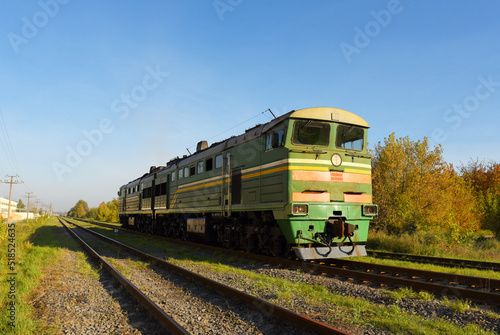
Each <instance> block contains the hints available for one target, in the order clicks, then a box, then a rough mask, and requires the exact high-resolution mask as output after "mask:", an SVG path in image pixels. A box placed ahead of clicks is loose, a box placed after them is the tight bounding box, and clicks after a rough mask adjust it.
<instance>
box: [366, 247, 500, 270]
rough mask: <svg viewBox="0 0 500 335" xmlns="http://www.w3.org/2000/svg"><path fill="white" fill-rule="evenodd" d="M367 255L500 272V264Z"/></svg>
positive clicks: (380, 254) (425, 257)
mask: <svg viewBox="0 0 500 335" xmlns="http://www.w3.org/2000/svg"><path fill="white" fill-rule="evenodd" d="M367 253H368V256H371V257H377V258H388V259H397V260H403V261H410V262H419V263H429V264H436V265H443V266H452V267H462V268H471V269H481V270H495V271H500V263H496V262H484V261H475V260H468V259H456V258H444V257H434V256H419V255H410V254H401V253H395V252H385V251H373V250H367Z"/></svg>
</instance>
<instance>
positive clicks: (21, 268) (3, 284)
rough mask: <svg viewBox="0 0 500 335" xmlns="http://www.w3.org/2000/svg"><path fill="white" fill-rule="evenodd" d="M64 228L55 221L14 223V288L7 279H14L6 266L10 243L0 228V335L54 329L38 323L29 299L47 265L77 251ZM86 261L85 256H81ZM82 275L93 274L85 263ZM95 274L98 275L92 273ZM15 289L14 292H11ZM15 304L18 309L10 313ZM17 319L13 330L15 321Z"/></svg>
mask: <svg viewBox="0 0 500 335" xmlns="http://www.w3.org/2000/svg"><path fill="white" fill-rule="evenodd" d="M63 229H64V228H62V226H61V225H60V224H59V223H58V221H57V219H56V218H49V219H46V218H42V219H39V220H38V222H37V223H35V222H34V221H33V220H30V222H29V223H27V222H26V221H23V222H18V223H16V224H15V250H16V252H15V263H16V265H15V269H14V272H13V273H15V274H16V275H15V276H14V277H15V283H14V282H12V284H13V285H11V284H10V283H9V282H7V278H11V277H13V276H12V275H10V274H9V273H12V270H11V269H9V268H8V267H7V253H6V251H7V248H8V244H9V240H8V239H7V236H6V226H5V225H2V227H1V228H0V235H1V237H0V250H1V252H0V255H1V257H0V258H1V265H0V334H23V335H25V334H50V333H53V332H54V329H53V328H50V327H47V326H46V325H44V324H43V322H41V321H39V320H36V319H35V318H34V317H33V316H32V313H33V309H32V307H31V304H30V296H31V293H32V291H33V290H35V289H36V288H37V287H38V284H39V282H40V279H41V278H42V270H43V268H44V267H45V266H47V265H49V264H52V263H55V262H56V261H57V260H58V259H59V257H60V256H61V253H62V250H63V248H67V249H71V250H77V249H78V245H77V244H76V243H75V241H73V240H71V239H67V238H66V237H65V236H64V235H63V234H64V233H63ZM80 255H81V257H82V258H83V257H84V256H83V254H80ZM81 266H82V269H81V271H82V272H84V273H85V272H87V273H92V269H91V268H90V266H85V265H84V263H83V262H82V265H81ZM93 275H94V276H95V275H96V274H95V273H94V274H93ZM11 287H12V290H11ZM12 302H14V304H15V310H14V311H12V310H9V309H8V307H9V306H11V304H12ZM11 317H13V318H15V323H14V325H15V326H14V327H13V326H12V323H11V321H12V319H11Z"/></svg>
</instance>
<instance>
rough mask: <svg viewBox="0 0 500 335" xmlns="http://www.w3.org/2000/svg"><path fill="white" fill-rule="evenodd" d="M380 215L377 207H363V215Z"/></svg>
mask: <svg viewBox="0 0 500 335" xmlns="http://www.w3.org/2000/svg"><path fill="white" fill-rule="evenodd" d="M377 214H378V206H377V205H363V215H366V216H374V215H377Z"/></svg>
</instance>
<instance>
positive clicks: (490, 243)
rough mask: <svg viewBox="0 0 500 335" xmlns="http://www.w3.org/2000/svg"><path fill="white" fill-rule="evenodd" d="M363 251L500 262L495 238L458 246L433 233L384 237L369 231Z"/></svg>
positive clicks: (471, 240)
mask: <svg viewBox="0 0 500 335" xmlns="http://www.w3.org/2000/svg"><path fill="white" fill-rule="evenodd" d="M367 249H371V250H379V251H388V252H397V253H407V254H415V255H424V256H437V257H450V258H459V259H475V260H480V261H492V262H498V260H499V259H500V241H498V240H497V239H495V238H484V237H483V238H481V237H478V238H470V239H468V240H466V241H464V242H462V243H459V242H456V241H453V240H451V239H450V238H449V236H447V235H446V234H438V233H433V232H419V233H413V234H408V233H406V234H402V235H387V234H386V233H384V232H381V231H378V232H377V231H370V233H369V238H368V243H367Z"/></svg>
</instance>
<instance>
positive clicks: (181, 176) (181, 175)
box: [179, 169, 184, 180]
mask: <svg viewBox="0 0 500 335" xmlns="http://www.w3.org/2000/svg"><path fill="white" fill-rule="evenodd" d="M182 178H184V173H183V171H182V169H180V170H179V180H181V179H182Z"/></svg>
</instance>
